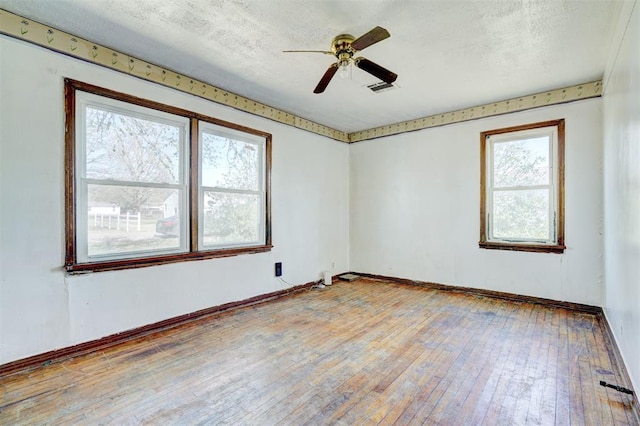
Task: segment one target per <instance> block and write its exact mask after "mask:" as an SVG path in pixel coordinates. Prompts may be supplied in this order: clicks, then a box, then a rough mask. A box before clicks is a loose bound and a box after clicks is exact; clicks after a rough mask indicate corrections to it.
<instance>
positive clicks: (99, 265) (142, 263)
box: [65, 245, 273, 275]
mask: <svg viewBox="0 0 640 426" xmlns="http://www.w3.org/2000/svg"><path fill="white" fill-rule="evenodd" d="M272 248H273V246H272V245H264V246H253V247H241V248H234V249H227V250H216V251H203V252H191V253H180V254H171V255H163V256H153V257H140V258H136V259H121V260H109V261H106V262H94V263H68V264H67V265H65V270H66V271H67V273H69V274H71V275H76V274H86V273H91V272H102V271H114V270H121V269H135V268H144V267H147V266H154V265H166V264H169V263H178V262H188V261H193V260H205V259H215V258H219V257H231V256H238V255H241V254H252V253H264V252H268V251H271V249H272Z"/></svg>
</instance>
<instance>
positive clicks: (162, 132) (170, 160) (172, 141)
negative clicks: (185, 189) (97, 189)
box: [86, 107, 182, 183]
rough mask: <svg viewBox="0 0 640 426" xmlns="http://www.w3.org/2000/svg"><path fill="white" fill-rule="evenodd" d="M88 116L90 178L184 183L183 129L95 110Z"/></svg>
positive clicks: (88, 112)
mask: <svg viewBox="0 0 640 426" xmlns="http://www.w3.org/2000/svg"><path fill="white" fill-rule="evenodd" d="M86 114H87V116H86V144H87V145H86V168H87V173H86V175H87V177H88V178H90V179H114V180H120V181H129V182H155V183H179V182H180V167H179V162H180V136H181V132H182V127H181V126H177V125H171V124H166V123H159V122H156V121H150V120H145V119H142V118H136V117H132V116H128V115H123V114H118V113H115V112H111V111H105V110H101V109H97V108H94V107H87V108H86Z"/></svg>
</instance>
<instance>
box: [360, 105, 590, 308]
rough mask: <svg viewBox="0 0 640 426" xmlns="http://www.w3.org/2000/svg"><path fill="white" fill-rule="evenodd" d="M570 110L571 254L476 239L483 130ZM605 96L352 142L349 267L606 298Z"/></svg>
mask: <svg viewBox="0 0 640 426" xmlns="http://www.w3.org/2000/svg"><path fill="white" fill-rule="evenodd" d="M559 118H564V119H565V120H566V122H565V125H566V138H565V142H566V151H565V152H566V174H565V179H566V187H565V188H566V198H565V201H566V220H565V237H566V238H565V240H566V245H567V249H566V251H565V253H564V254H546V253H524V252H509V251H500V250H486V249H479V248H478V240H479V237H480V230H479V226H480V225H479V220H480V219H479V216H480V212H479V209H480V132H482V131H484V130H492V129H498V128H503V127H509V126H514V125H520V124H527V123H534V122H538V121H545V120H552V119H559ZM601 123H602V111H601V100H600V99H592V100H585V101H580V102H575V103H571V104H565V105H557V106H552V107H546V108H541V109H536V110H531V111H525V112H520V113H514V114H509V115H504V116H500V117H493V118H487V119H482V120H478V121H470V122H465V123H459V124H454V125H450V126H444V127H438V128H433V129H427V130H423V131H419V132H414V133H405V134H403V135H399V136H394V137H388V138H384V139H377V140H372V141H367V142H361V143H357V144H354V145H351V156H350V163H351V168H350V174H351V212H350V216H351V256H350V262H351V269H352V270H353V271H357V272H364V273H372V274H379V275H387V276H394V277H401V278H409V279H415V280H420V281H429V282H436V283H441V284H449V285H458V286H467V287H474V288H483V289H489V290H497V291H503V292H510V293H517V294H523V295H531V296H537V297H544V298H549V299H554V300H561V301H570V302H577V303H585V304H589V305H597V306H600V305H601V302H602V300H601V293H602V291H601V285H602V284H601V281H602V236H601V231H602V171H601V161H602V160H601V146H602V145H601V141H602V127H601Z"/></svg>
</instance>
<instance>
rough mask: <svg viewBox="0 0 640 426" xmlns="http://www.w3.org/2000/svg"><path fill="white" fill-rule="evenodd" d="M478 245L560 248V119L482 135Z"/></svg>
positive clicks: (561, 233)
mask: <svg viewBox="0 0 640 426" xmlns="http://www.w3.org/2000/svg"><path fill="white" fill-rule="evenodd" d="M481 152H482V153H483V163H482V168H481V187H482V197H481V198H482V204H481V236H480V246H481V247H484V248H504V249H509V250H527V251H554V252H557V251H560V252H561V251H562V250H563V249H564V235H563V233H564V226H563V215H564V200H563V199H562V196H563V193H564V190H563V187H562V185H563V176H562V175H563V170H564V163H563V161H564V121H563V120H557V121H552V122H543V123H535V124H532V125H526V126H518V127H514V128H507V129H498V130H494V131H489V132H483V133H482V134H481Z"/></svg>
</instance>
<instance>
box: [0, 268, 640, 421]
mask: <svg viewBox="0 0 640 426" xmlns="http://www.w3.org/2000/svg"><path fill="white" fill-rule="evenodd" d="M606 341H607V340H606V338H605V337H604V325H603V324H602V322H601V318H600V317H598V316H597V315H592V314H585V313H581V312H576V311H571V310H567V309H563V308H553V307H547V306H543V305H539V304H531V303H524V302H512V301H507V300H500V299H493V298H489V297H484V296H477V295H469V294H462V293H456V292H448V291H442V290H436V289H429V288H423V287H417V286H411V285H405V284H398V283H389V282H384V281H382V280H375V279H360V280H358V281H354V282H351V283H346V282H339V283H336V284H334V285H333V286H331V287H328V288H326V289H324V290H310V291H304V292H301V293H298V294H295V295H292V296H288V297H285V298H282V299H278V300H274V301H270V302H267V303H263V304H259V305H255V306H251V307H246V308H241V309H235V310H231V311H227V312H223V313H219V314H217V315H213V316H210V317H207V318H204V319H200V320H198V321H195V322H193V323H190V324H186V325H182V326H180V327H177V328H174V329H171V330H165V331H163V332H160V333H156V334H153V335H149V336H146V337H143V338H140V339H136V340H132V341H130V342H127V343H124V344H120V345H118V346H115V347H112V348H109V349H106V350H102V351H99V352H95V353H92V354H89V355H85V356H81V357H78V358H75V359H72V360H68V361H65V362H63V363H60V364H53V365H49V366H45V367H42V368H39V369H36V370H32V371H29V372H25V373H19V374H14V375H11V376H7V377H3V378H0V424H3V425H4V424H24V425H27V424H29V425H30V424H115V425H120V424H163V425H164V424H250V425H270V424H292V425H304V424H310V425H315V424H338V425H351V424H365V425H366V424H383V425H387V424H388V425H391V424H396V425H405V424H427V425H436V424H441V425H512V424H515V425H524V424H532V425H553V424H556V425H569V424H577V425H636V424H637V423H635V422H634V417H633V413H632V411H631V398H630V397H629V396H628V395H625V394H621V393H619V392H616V391H614V390H612V389H608V388H603V387H601V386H599V384H598V383H599V381H600V380H605V381H607V382H609V383H617V382H620V381H621V380H622V379H621V377H619V376H618V373H617V372H618V371H619V370H618V366H616V365H615V360H614V359H612V355H611V354H612V351H611V350H610V348H607V347H606V346H605V345H606V343H605V342H606Z"/></svg>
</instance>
